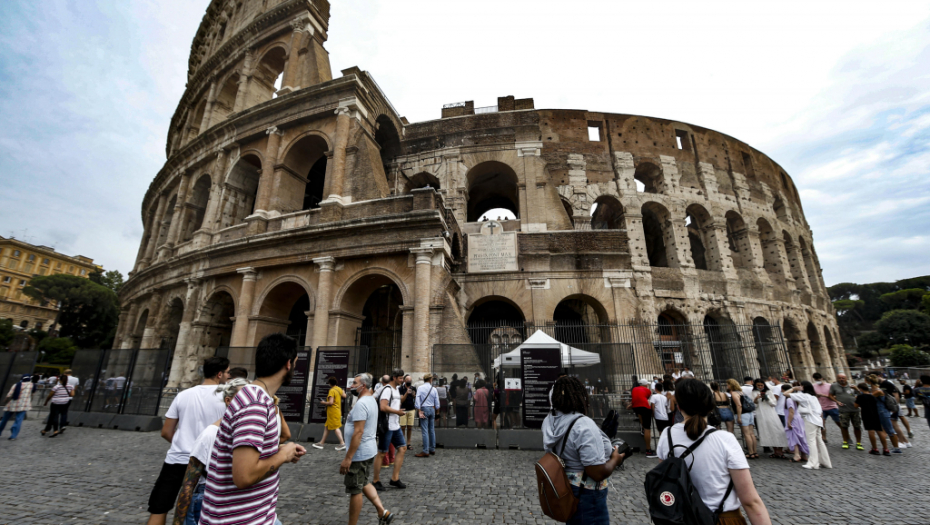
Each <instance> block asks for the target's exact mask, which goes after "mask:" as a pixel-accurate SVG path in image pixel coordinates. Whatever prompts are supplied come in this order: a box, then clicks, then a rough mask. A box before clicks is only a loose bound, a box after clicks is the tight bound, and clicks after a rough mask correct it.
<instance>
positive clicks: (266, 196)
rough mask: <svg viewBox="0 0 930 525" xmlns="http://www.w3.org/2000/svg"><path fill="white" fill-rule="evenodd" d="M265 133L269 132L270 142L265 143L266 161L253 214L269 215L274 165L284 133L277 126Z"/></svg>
mask: <svg viewBox="0 0 930 525" xmlns="http://www.w3.org/2000/svg"><path fill="white" fill-rule="evenodd" d="M265 133H267V134H268V143H267V144H266V145H265V161H264V162H263V163H262V176H261V178H260V179H259V181H258V192H257V195H256V197H255V212H254V213H253V215H267V211H268V208H269V206H268V205H269V204H270V202H271V191H272V189H273V186H274V165H275V164H277V162H278V147H279V146H280V145H281V135H283V134H284V133H282V132H281V131H280V130H278V128H277V127H270V128H268V129H267V130H265Z"/></svg>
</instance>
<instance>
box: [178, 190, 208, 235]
mask: <svg viewBox="0 0 930 525" xmlns="http://www.w3.org/2000/svg"><path fill="white" fill-rule="evenodd" d="M211 185H212V181H211V180H210V176H209V175H204V176H202V177H200V178H199V179H197V182H196V183H195V184H194V187H193V189H191V196H190V199H188V201H187V205H186V206H185V208H186V210H185V214H186V216H187V218H188V221H187V224H186V225H184V236H183V240H185V241H189V240H191V239H192V238H193V237H194V232H195V231H197V230H199V229H200V228H201V227H202V226H203V217H204V214H205V213H206V212H207V202H208V201H209V200H210V186H211Z"/></svg>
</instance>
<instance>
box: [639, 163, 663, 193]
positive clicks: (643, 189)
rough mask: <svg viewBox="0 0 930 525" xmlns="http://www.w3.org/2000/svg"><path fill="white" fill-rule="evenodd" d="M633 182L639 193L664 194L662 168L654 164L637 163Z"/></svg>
mask: <svg viewBox="0 0 930 525" xmlns="http://www.w3.org/2000/svg"><path fill="white" fill-rule="evenodd" d="M633 180H634V183H635V184H636V191H637V192H638V193H662V186H663V184H662V168H660V167H659V166H658V165H656V164H654V163H652V162H649V161H639V162H637V163H636V169H635V171H634V172H633Z"/></svg>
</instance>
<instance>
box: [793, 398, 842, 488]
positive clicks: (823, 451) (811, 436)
mask: <svg viewBox="0 0 930 525" xmlns="http://www.w3.org/2000/svg"><path fill="white" fill-rule="evenodd" d="M787 394H788V397H790V398H791V400H792V401H794V402H795V403H796V404H797V405H798V412H799V413H800V414H801V419H803V420H804V433H805V434H806V435H807V448H809V449H810V455H809V456H808V458H807V463H805V464H804V465H801V466H802V467H804V468H806V469H813V470H817V469H819V468H820V467H826V468H833V464H832V463H830V453H829V452H827V445H826V443H824V442H823V436H822V435H821V433H820V429H822V428H823V408H822V407H821V406H820V401H819V400H818V399H817V393H816V392H815V391H814V385H813V384H812V383H811V382H810V381H801V386H800V387H797V386H796V387H794V388H792V389H791V390H789V391H788V392H787Z"/></svg>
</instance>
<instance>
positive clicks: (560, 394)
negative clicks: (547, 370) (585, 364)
mask: <svg viewBox="0 0 930 525" xmlns="http://www.w3.org/2000/svg"><path fill="white" fill-rule="evenodd" d="M552 410H553V411H555V410H558V411H559V412H561V413H563V414H571V413H572V412H575V413H578V414H585V415H587V413H588V391H587V390H585V388H584V385H583V384H581V381H579V380H578V378H577V377H568V376H566V377H561V378H559V379H558V380H557V381H556V382H555V385H553V386H552ZM553 413H554V412H553Z"/></svg>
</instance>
